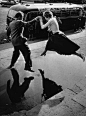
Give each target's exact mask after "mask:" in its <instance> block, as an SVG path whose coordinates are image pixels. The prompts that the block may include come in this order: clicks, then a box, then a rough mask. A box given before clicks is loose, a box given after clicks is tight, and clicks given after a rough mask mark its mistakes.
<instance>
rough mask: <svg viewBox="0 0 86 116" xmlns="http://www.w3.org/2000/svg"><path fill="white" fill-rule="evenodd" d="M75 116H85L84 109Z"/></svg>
mask: <svg viewBox="0 0 86 116" xmlns="http://www.w3.org/2000/svg"><path fill="white" fill-rule="evenodd" d="M77 116H86V108H85V109H84V110H82V111H81V112H80V113H79V114H78V115H77Z"/></svg>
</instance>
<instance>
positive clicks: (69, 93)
mask: <svg viewBox="0 0 86 116" xmlns="http://www.w3.org/2000/svg"><path fill="white" fill-rule="evenodd" d="M75 95H76V93H75V92H73V91H71V90H70V89H65V90H63V91H62V92H60V93H58V94H56V95H54V96H53V97H51V98H50V99H58V98H61V97H65V99H68V98H73V97H74V96H75Z"/></svg>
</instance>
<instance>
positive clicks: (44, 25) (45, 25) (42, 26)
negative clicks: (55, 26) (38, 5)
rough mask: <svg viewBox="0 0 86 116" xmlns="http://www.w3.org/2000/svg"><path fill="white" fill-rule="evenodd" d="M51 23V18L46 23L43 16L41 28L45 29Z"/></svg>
mask: <svg viewBox="0 0 86 116" xmlns="http://www.w3.org/2000/svg"><path fill="white" fill-rule="evenodd" d="M50 23H51V19H50V20H49V21H48V22H47V23H46V24H43V20H42V18H40V25H41V29H45V28H46V27H48V26H49V25H50Z"/></svg>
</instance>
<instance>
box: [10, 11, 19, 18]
mask: <svg viewBox="0 0 86 116" xmlns="http://www.w3.org/2000/svg"><path fill="white" fill-rule="evenodd" d="M16 13H17V11H15V10H9V12H8V16H9V17H11V18H14V16H15V15H16Z"/></svg>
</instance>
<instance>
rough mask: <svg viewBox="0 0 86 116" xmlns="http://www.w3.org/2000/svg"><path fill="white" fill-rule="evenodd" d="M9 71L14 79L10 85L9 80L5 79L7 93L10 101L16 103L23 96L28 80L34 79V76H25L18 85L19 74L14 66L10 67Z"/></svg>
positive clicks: (28, 83) (27, 86)
mask: <svg viewBox="0 0 86 116" xmlns="http://www.w3.org/2000/svg"><path fill="white" fill-rule="evenodd" d="M11 73H12V76H13V79H14V81H13V84H12V86H10V82H11V80H8V81H7V93H8V96H9V98H10V100H11V102H12V103H18V102H20V101H21V100H22V98H23V97H24V93H25V92H26V90H27V89H28V88H29V85H30V82H31V80H33V79H34V77H32V76H30V77H25V78H24V82H23V83H22V84H21V85H20V83H19V74H18V72H17V70H16V69H15V68H12V69H11Z"/></svg>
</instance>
